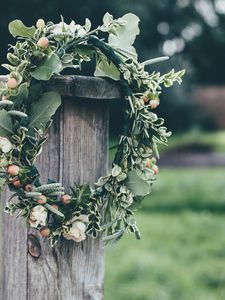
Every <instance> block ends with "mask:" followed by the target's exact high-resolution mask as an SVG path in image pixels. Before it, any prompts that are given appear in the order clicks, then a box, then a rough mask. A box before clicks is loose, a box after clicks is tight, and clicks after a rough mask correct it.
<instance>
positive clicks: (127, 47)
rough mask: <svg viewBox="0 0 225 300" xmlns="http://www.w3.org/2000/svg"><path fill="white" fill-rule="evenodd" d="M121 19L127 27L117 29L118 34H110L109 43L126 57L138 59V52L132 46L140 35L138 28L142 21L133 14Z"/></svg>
mask: <svg viewBox="0 0 225 300" xmlns="http://www.w3.org/2000/svg"><path fill="white" fill-rule="evenodd" d="M121 19H122V20H123V21H125V22H126V25H124V26H119V27H117V28H115V33H116V34H113V33H110V34H109V39H108V43H109V44H110V45H111V46H113V47H114V48H116V49H118V50H120V51H121V52H123V53H124V54H126V56H128V57H132V58H137V53H136V50H135V48H134V47H133V46H132V45H133V43H134V41H135V39H136V36H137V35H138V34H139V33H140V30H139V26H138V24H139V21H140V19H139V18H138V17H137V16H136V15H134V14H132V13H128V14H126V15H124V16H123V17H122V18H121Z"/></svg>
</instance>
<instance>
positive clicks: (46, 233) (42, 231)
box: [40, 227, 51, 237]
mask: <svg viewBox="0 0 225 300" xmlns="http://www.w3.org/2000/svg"><path fill="white" fill-rule="evenodd" d="M50 233H51V231H50V229H49V228H48V227H42V228H41V229H40V234H41V236H43V237H48V236H49V235H50Z"/></svg>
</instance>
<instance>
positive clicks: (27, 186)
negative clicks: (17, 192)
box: [24, 183, 32, 192]
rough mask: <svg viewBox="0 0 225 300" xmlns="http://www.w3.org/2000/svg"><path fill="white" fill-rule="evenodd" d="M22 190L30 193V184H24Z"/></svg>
mask: <svg viewBox="0 0 225 300" xmlns="http://www.w3.org/2000/svg"><path fill="white" fill-rule="evenodd" d="M24 189H25V191H27V192H31V191H32V184H30V183H28V184H26V185H25V187H24Z"/></svg>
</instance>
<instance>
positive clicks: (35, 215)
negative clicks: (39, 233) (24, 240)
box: [28, 205, 48, 228]
mask: <svg viewBox="0 0 225 300" xmlns="http://www.w3.org/2000/svg"><path fill="white" fill-rule="evenodd" d="M47 216H48V213H47V210H46V209H45V208H44V207H43V206H42V205H36V206H35V207H33V208H32V209H31V212H30V217H29V219H28V222H29V224H30V226H31V227H34V228H37V227H38V225H41V226H45V225H46V220H47Z"/></svg>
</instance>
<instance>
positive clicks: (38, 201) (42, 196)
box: [37, 195, 47, 204]
mask: <svg viewBox="0 0 225 300" xmlns="http://www.w3.org/2000/svg"><path fill="white" fill-rule="evenodd" d="M46 202H47V198H46V197H45V195H40V196H38V199H37V203H38V204H45V203H46Z"/></svg>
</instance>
